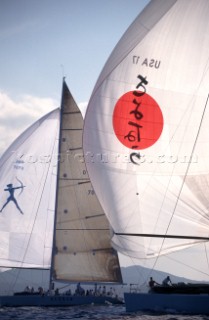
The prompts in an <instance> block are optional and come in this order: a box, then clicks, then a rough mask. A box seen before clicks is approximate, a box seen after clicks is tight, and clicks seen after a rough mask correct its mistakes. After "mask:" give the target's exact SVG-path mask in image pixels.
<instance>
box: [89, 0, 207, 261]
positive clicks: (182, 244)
mask: <svg viewBox="0 0 209 320" xmlns="http://www.w3.org/2000/svg"><path fill="white" fill-rule="evenodd" d="M194 8H195V9H194ZM208 17H209V2H208V1H207V0H200V1H198V2H196V1H195V0H191V1H187V0H169V1H167V0H166V1H164V0H155V1H151V2H150V3H149V4H148V5H147V7H146V8H145V9H144V10H143V12H142V13H141V14H140V15H139V16H138V17H137V18H136V20H135V21H134V22H133V24H132V25H131V26H130V27H129V29H128V30H127V32H126V33H125V34H124V36H123V37H122V38H121V40H120V41H119V43H118V44H117V46H116V47H115V49H114V50H113V53H112V54H111V56H110V58H109V59H108V61H107V63H106V65H105V66H104V68H103V70H102V72H101V74H100V77H99V79H98V81H97V83H96V85H95V88H94V91H93V94H92V96H91V99H90V102H89V105H88V108H87V113H86V118H85V125H84V152H85V154H87V155H88V160H89V161H87V169H88V172H89V175H90V178H91V181H92V183H93V186H94V188H95V190H96V191H97V195H98V198H99V200H100V203H101V204H102V206H103V208H104V210H105V212H106V214H107V216H108V219H109V221H110V223H111V225H112V226H113V229H114V231H115V233H121V234H123V236H117V235H114V236H113V243H114V246H115V248H116V249H117V250H119V251H120V252H122V253H124V254H127V255H129V256H132V257H138V258H144V257H154V256H158V255H162V254H166V253H170V252H173V251H176V250H181V249H184V248H187V247H189V246H193V245H195V244H197V243H199V242H200V241H201V239H181V236H183V235H185V236H191V238H192V237H195V236H196V237H198V236H202V237H205V238H208V236H209V231H208V230H209V219H208V217H209V211H208V208H209V200H208V197H207V196H205V192H206V191H205V190H206V189H208V176H209V151H208V150H209V139H208V121H209V111H208V98H207V97H208V92H209V87H208V83H209V33H208V30H209V19H208ZM89 155H90V156H89ZM99 159H102V161H101V160H99ZM128 233H130V234H131V233H132V234H134V233H135V234H140V235H141V237H129V236H126V234H128ZM143 234H145V235H147V234H150V235H151V236H150V237H143ZM155 235H177V236H179V239H173V238H168V239H164V238H155Z"/></svg>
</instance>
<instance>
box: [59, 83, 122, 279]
mask: <svg viewBox="0 0 209 320" xmlns="http://www.w3.org/2000/svg"><path fill="white" fill-rule="evenodd" d="M82 133H83V118H82V115H81V112H80V110H79V108H78V106H77V104H76V102H75V101H74V99H73V97H72V95H71V93H70V91H69V89H68V87H67V85H66V83H65V81H64V82H63V94H62V104H61V127H60V151H59V154H60V161H59V170H58V184H57V205H56V226H55V229H56V230H55V252H54V259H53V269H54V274H53V278H54V279H57V280H64V281H71V282H73V281H76V282H121V281H122V279H121V273H120V267H119V261H118V256H117V252H116V251H115V250H114V249H113V248H112V246H111V242H110V236H111V230H110V228H109V223H108V221H107V219H106V216H105V214H104V212H103V210H102V208H101V206H100V204H99V202H98V200H97V197H96V195H95V192H94V190H93V187H92V185H91V182H90V179H89V176H88V173H87V170H86V166H85V162H84V158H83V148H82Z"/></svg>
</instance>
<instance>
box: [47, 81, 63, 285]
mask: <svg viewBox="0 0 209 320" xmlns="http://www.w3.org/2000/svg"><path fill="white" fill-rule="evenodd" d="M64 85H65V77H63V80H62V96H61V106H60V128H59V136H58V139H59V143H58V155H57V181H56V196H55V213H54V227H53V242H52V254H51V268H50V278H49V289H50V290H51V289H52V283H53V271H54V255H55V231H56V220H57V204H58V188H59V173H60V152H61V135H62V130H61V129H62V114H63V108H64Z"/></svg>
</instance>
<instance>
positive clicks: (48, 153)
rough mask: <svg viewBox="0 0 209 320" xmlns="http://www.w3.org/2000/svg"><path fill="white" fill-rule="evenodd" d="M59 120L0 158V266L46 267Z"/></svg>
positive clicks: (52, 118) (38, 127)
mask: <svg viewBox="0 0 209 320" xmlns="http://www.w3.org/2000/svg"><path fill="white" fill-rule="evenodd" d="M59 115H60V113H59V109H56V110H54V111H52V112H50V113H49V114H47V115H46V116H44V117H43V118H41V119H40V120H38V121H37V122H35V123H34V124H33V125H32V126H31V127H29V128H28V129H27V130H26V131H25V132H24V133H22V134H21V135H20V136H19V137H18V138H17V139H16V140H15V141H14V142H13V143H12V145H11V146H10V147H9V148H8V149H7V151H6V152H5V153H4V154H3V156H2V157H1V160H0V190H1V192H0V210H1V212H0V266H1V267H10V268H38V269H49V268H50V266H51V251H52V239H53V223H54V204H55V201H52V199H54V197H55V186H56V166H57V160H56V159H57V152H58V135H59Z"/></svg>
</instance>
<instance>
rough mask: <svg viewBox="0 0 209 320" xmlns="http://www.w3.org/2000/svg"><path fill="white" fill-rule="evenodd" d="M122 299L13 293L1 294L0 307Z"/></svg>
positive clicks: (68, 304) (115, 300) (114, 301)
mask: <svg viewBox="0 0 209 320" xmlns="http://www.w3.org/2000/svg"><path fill="white" fill-rule="evenodd" d="M122 303H123V302H122V300H120V299H117V298H113V297H109V296H98V297H96V296H68V295H54V296H47V295H43V296H41V295H21V294H20V295H14V296H1V297H0V306H1V307H24V306H31V307H35V306H37V307H42V306H44V307H56V306H68V307H69V306H77V305H105V304H122Z"/></svg>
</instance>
